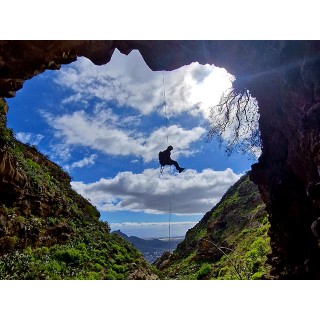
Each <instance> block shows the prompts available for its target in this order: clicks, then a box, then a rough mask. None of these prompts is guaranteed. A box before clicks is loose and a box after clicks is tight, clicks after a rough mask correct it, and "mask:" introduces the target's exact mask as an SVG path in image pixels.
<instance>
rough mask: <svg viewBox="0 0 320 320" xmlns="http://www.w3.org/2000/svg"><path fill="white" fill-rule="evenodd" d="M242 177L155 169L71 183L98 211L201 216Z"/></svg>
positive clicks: (228, 173) (216, 172) (221, 172)
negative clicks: (173, 172)
mask: <svg viewBox="0 0 320 320" xmlns="http://www.w3.org/2000/svg"><path fill="white" fill-rule="evenodd" d="M240 176H241V175H237V174H235V173H234V172H233V170H232V169H229V168H228V169H226V170H224V171H214V170H211V169H205V170H203V171H202V172H197V171H195V170H186V171H185V172H184V173H182V174H175V175H172V174H169V173H168V172H167V171H166V172H164V174H162V175H159V172H158V171H157V170H154V169H146V170H144V171H143V172H142V173H140V174H134V173H132V172H119V173H118V174H117V175H116V176H115V177H113V178H108V179H105V178H101V179H100V180H99V181H97V182H94V183H89V184H85V183H83V182H72V187H73V188H74V189H75V190H76V191H77V192H79V193H80V194H82V195H83V196H84V197H86V198H88V199H90V200H91V202H92V203H93V204H94V205H96V206H97V207H98V209H99V210H101V211H136V212H141V211H143V212H145V213H150V214H165V213H168V212H170V199H171V212H172V213H174V214H179V215H192V214H201V213H205V212H206V211H208V210H210V209H211V208H212V207H213V206H214V205H215V204H216V203H217V202H218V201H219V200H220V199H221V197H222V195H223V194H224V193H225V192H226V190H227V189H228V187H229V186H231V185H233V184H234V183H235V182H236V181H237V180H238V179H239V178H240Z"/></svg>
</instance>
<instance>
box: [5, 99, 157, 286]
mask: <svg viewBox="0 0 320 320" xmlns="http://www.w3.org/2000/svg"><path fill="white" fill-rule="evenodd" d="M3 103H4V101H3V100H1V99H0V116H1V119H0V134H1V135H0V160H1V161H2V162H0V164H1V166H0V174H1V176H2V177H3V179H2V180H0V190H1V193H0V279H110V280H116V279H117V280H119V279H148V278H153V279H154V278H157V277H156V274H155V268H154V267H152V266H151V265H149V264H148V263H147V262H146V261H145V260H144V259H143V256H142V254H141V253H140V252H139V251H138V250H137V249H135V248H134V247H133V246H132V245H131V244H130V243H129V242H126V241H125V240H123V239H122V238H121V237H119V236H117V235H115V234H110V228H109V226H108V224H107V223H105V222H102V221H99V218H100V213H99V211H98V210H97V209H96V208H95V207H94V206H93V205H91V203H90V202H89V201H88V200H86V199H84V198H83V197H82V196H81V195H79V194H77V193H76V192H75V191H74V190H73V189H72V188H71V186H70V181H71V178H70V176H69V175H68V174H67V173H66V172H64V171H63V170H62V169H61V168H60V167H59V166H58V165H56V164H55V163H53V162H51V161H50V160H49V159H48V158H47V157H46V156H43V155H42V154H40V153H39V152H38V151H37V149H36V148H35V147H34V146H29V145H25V144H22V143H20V142H19V141H17V140H15V139H14V136H13V133H12V130H10V129H7V128H6V117H5V112H6V110H7V108H6V105H4V106H3Z"/></svg>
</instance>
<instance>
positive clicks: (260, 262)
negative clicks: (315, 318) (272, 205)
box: [154, 173, 272, 279]
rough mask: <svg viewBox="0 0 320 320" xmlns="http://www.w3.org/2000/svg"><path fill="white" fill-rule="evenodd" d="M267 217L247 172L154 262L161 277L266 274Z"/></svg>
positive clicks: (266, 276)
mask: <svg viewBox="0 0 320 320" xmlns="http://www.w3.org/2000/svg"><path fill="white" fill-rule="evenodd" d="M268 230H269V222H268V216H267V213H266V211H265V205H264V204H263V202H262V199H261V197H260V194H259V191H258V188H257V187H256V186H255V185H254V184H253V183H252V182H251V181H250V180H249V176H248V173H247V174H245V175H243V176H242V177H241V178H240V179H239V180H238V181H237V182H236V183H235V184H234V185H233V186H231V187H230V188H229V189H228V190H227V192H226V193H225V194H224V196H223V197H222V198H221V200H220V201H219V203H217V204H216V205H215V206H214V207H213V208H212V209H211V210H210V211H208V212H207V213H206V214H205V215H204V216H203V218H202V219H201V220H200V221H199V223H197V224H196V225H195V226H194V227H193V228H191V229H189V230H188V231H187V233H186V236H185V239H184V240H183V241H182V242H181V243H180V244H179V245H178V246H177V249H176V250H175V251H174V252H173V253H172V254H169V253H168V252H166V253H165V254H164V255H163V256H161V257H160V258H159V259H158V260H157V261H155V262H154V265H155V266H156V267H157V268H158V269H159V270H160V272H161V275H160V277H161V279H271V278H272V276H271V275H270V266H269V265H268V264H267V255H268V254H270V253H271V249H270V242H269V241H270V239H269V236H268Z"/></svg>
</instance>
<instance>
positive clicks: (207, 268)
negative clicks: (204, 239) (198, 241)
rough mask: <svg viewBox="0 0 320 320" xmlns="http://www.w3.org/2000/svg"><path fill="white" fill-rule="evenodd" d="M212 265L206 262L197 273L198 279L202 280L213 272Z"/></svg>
mask: <svg viewBox="0 0 320 320" xmlns="http://www.w3.org/2000/svg"><path fill="white" fill-rule="evenodd" d="M211 270H212V267H211V264H209V263H204V264H203V265H202V266H201V268H200V269H199V271H198V273H197V276H196V277H197V279H198V280H201V279H204V278H206V277H207V276H208V275H209V274H210V273H211Z"/></svg>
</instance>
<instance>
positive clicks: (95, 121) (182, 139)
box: [43, 107, 205, 162]
mask: <svg viewBox="0 0 320 320" xmlns="http://www.w3.org/2000/svg"><path fill="white" fill-rule="evenodd" d="M43 116H44V117H45V118H46V120H47V122H48V124H49V125H50V126H51V127H52V128H54V129H55V136H56V137H57V138H59V139H61V141H63V144H65V145H67V146H76V145H80V146H85V147H90V148H92V149H94V150H97V151H101V152H103V153H105V154H109V155H122V156H128V155H132V156H136V157H141V158H143V159H144V161H146V162H148V161H151V160H153V159H156V158H157V155H158V152H159V151H160V150H162V149H165V148H166V147H167V145H166V136H167V135H169V136H170V137H171V139H170V143H171V144H173V145H175V146H177V150H176V151H177V153H176V154H175V156H176V157H179V155H180V154H181V153H183V154H184V155H190V154H191V153H192V152H191V151H188V149H189V147H190V144H191V143H193V142H195V141H197V140H199V139H200V137H201V136H202V135H203V134H204V132H205V129H204V128H202V127H195V128H192V129H190V130H186V129H184V128H181V127H180V126H178V125H172V126H169V127H167V128H163V127H162V128H158V129H156V130H154V131H153V132H152V133H151V134H150V135H145V134H142V133H141V132H139V131H137V129H135V128H134V127H135V126H137V123H139V117H133V116H130V117H121V119H120V117H119V116H118V115H116V114H114V113H113V112H112V110H111V109H109V108H107V109H103V108H100V107H96V108H95V110H94V113H93V114H89V113H87V112H85V111H84V110H81V111H75V112H73V113H71V114H64V115H61V116H59V115H57V116H54V115H52V114H49V113H45V112H43ZM132 127H133V128H132ZM130 128H132V129H130Z"/></svg>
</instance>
